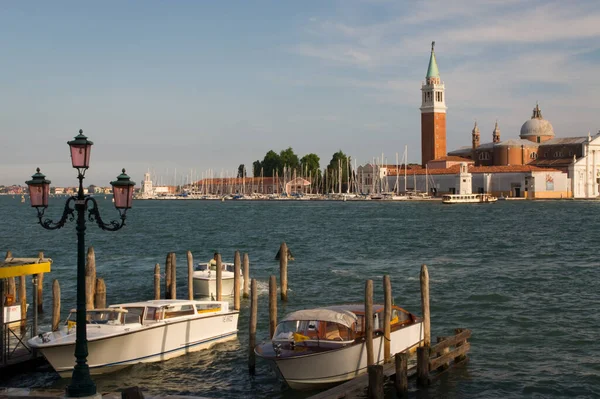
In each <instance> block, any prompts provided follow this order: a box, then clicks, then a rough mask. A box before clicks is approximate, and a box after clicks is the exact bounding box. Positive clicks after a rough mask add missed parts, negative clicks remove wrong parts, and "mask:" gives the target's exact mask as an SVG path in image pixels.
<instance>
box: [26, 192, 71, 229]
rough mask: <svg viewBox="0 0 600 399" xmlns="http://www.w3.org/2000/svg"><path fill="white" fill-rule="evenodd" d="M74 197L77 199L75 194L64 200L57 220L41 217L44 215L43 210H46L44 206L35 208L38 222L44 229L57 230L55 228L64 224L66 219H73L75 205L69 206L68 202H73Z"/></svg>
mask: <svg viewBox="0 0 600 399" xmlns="http://www.w3.org/2000/svg"><path fill="white" fill-rule="evenodd" d="M76 199H77V197H76V196H72V197H69V199H68V200H67V202H65V208H64V210H63V214H62V217H61V218H60V220H59V221H58V222H53V221H52V219H44V220H42V218H43V217H44V212H45V211H46V208H45V207H44V208H42V207H38V208H36V209H37V214H38V220H39V223H40V224H41V225H42V227H43V228H45V229H46V230H57V229H60V228H61V227H63V226H64V225H65V223H67V220H70V221H73V220H75V207H70V206H69V204H70V203H71V202H73V203H75V201H76Z"/></svg>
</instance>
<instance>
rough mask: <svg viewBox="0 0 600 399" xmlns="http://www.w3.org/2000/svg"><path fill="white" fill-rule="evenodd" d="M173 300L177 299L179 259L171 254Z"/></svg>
mask: <svg viewBox="0 0 600 399" xmlns="http://www.w3.org/2000/svg"><path fill="white" fill-rule="evenodd" d="M171 299H177V257H176V255H175V252H171Z"/></svg>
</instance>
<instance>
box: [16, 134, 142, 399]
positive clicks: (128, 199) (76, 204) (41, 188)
mask: <svg viewBox="0 0 600 399" xmlns="http://www.w3.org/2000/svg"><path fill="white" fill-rule="evenodd" d="M68 144H69V147H70V149H71V162H72V164H73V168H75V169H77V178H78V179H79V191H78V192H77V195H73V196H71V197H69V198H68V199H67V202H66V203H65V207H64V210H63V215H62V217H61V219H60V220H59V221H58V222H53V221H52V220H50V219H42V218H43V217H44V212H45V210H46V208H47V207H48V193H49V192H50V180H46V176H44V175H43V174H42V173H40V169H39V168H38V169H37V173H35V174H34V175H33V176H31V180H29V181H26V182H25V183H26V184H27V185H28V186H29V197H30V199H31V206H32V207H34V208H36V209H37V216H38V220H39V223H40V224H41V225H42V227H43V228H45V229H48V230H56V229H60V228H61V227H63V226H64V225H65V223H66V222H67V220H71V221H73V220H75V211H77V227H76V230H77V319H76V326H77V328H76V334H77V335H76V340H75V359H76V364H75V367H74V369H73V376H72V380H71V384H70V385H69V386H68V387H67V390H66V394H67V396H68V397H84V396H92V395H95V394H96V384H94V381H92V378H91V377H90V370H89V367H88V365H87V355H88V349H87V333H86V332H87V331H86V309H85V228H86V227H85V219H86V218H85V212H86V211H87V212H88V220H89V221H90V222H96V224H98V226H99V227H100V228H101V229H102V230H109V231H116V230H119V229H120V228H121V227H123V226H124V225H125V213H126V212H127V209H129V208H131V203H132V200H133V187H134V186H135V182H133V181H131V180H129V176H127V175H126V174H125V169H123V173H122V174H121V175H119V176H118V177H117V180H115V181H113V182H111V183H110V184H111V185H112V187H113V195H114V201H115V207H116V208H117V210H118V211H119V215H120V221H111V222H108V223H104V221H102V218H101V217H100V212H99V211H98V204H97V203H96V200H95V199H94V198H93V197H91V196H89V195H84V194H83V179H84V178H85V171H86V170H87V169H88V167H89V165H90V152H91V149H92V145H93V144H94V143H92V142H91V141H89V140H88V139H87V137H86V136H84V135H83V130H80V131H79V134H78V135H77V136H75V138H74V139H73V140H71V141H69V142H68Z"/></svg>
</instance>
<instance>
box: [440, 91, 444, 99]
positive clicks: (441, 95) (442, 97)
mask: <svg viewBox="0 0 600 399" xmlns="http://www.w3.org/2000/svg"><path fill="white" fill-rule="evenodd" d="M440 101H444V93H441V92H440Z"/></svg>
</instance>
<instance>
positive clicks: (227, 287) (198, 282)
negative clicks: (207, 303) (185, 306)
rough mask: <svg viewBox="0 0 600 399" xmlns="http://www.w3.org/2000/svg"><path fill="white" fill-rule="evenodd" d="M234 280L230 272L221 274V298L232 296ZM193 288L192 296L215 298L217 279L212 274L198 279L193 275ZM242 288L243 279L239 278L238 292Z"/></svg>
mask: <svg viewBox="0 0 600 399" xmlns="http://www.w3.org/2000/svg"><path fill="white" fill-rule="evenodd" d="M233 280H234V278H233V273H231V272H223V276H221V286H222V288H223V292H222V293H221V296H223V297H231V296H233V293H234V290H233V286H234V281H233ZM193 286H194V296H201V297H209V298H216V297H217V278H216V276H215V273H212V275H211V276H210V277H204V276H202V277H198V276H197V275H194V277H193ZM243 286H244V278H243V277H242V276H240V291H241V290H242V287H243Z"/></svg>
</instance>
